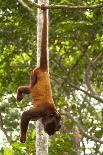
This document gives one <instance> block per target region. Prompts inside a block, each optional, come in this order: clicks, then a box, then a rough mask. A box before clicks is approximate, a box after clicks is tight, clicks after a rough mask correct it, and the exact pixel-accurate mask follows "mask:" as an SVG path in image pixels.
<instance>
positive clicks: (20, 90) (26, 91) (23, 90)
mask: <svg viewBox="0 0 103 155" xmlns="http://www.w3.org/2000/svg"><path fill="white" fill-rule="evenodd" d="M23 94H30V87H29V86H21V87H19V88H18V90H17V101H21V100H22V99H23Z"/></svg>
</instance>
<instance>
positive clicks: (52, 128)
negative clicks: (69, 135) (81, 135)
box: [42, 111, 61, 136]
mask: <svg viewBox="0 0 103 155" xmlns="http://www.w3.org/2000/svg"><path fill="white" fill-rule="evenodd" d="M60 119H61V116H60V113H59V112H57V111H55V112H52V113H49V114H47V115H45V117H43V118H42V123H43V125H44V131H45V132H46V133H47V134H48V135H50V136H51V135H53V134H54V133H55V132H56V131H58V130H59V129H60V128H61V125H60Z"/></svg>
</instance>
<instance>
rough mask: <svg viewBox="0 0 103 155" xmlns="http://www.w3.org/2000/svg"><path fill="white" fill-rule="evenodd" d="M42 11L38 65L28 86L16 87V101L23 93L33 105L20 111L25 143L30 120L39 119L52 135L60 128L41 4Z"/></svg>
mask: <svg viewBox="0 0 103 155" xmlns="http://www.w3.org/2000/svg"><path fill="white" fill-rule="evenodd" d="M41 9H42V11H43V25H42V36H41V46H40V51H41V54H40V66H39V67H36V68H34V69H33V71H32V73H31V77H30V83H29V85H28V86H20V87H19V88H18V89H17V101H18V102H20V101H21V100H22V99H23V95H24V94H29V95H30V96H31V98H32V104H33V106H32V107H31V108H30V109H29V110H26V111H24V112H23V113H22V116H21V123H20V129H21V131H20V142H21V143H25V141H26V133H27V129H28V125H29V121H30V120H35V121H37V120H38V119H41V122H42V124H43V127H44V131H45V132H46V133H47V134H48V135H50V136H51V135H53V134H54V133H55V132H56V131H58V130H59V129H60V128H61V125H60V120H61V115H60V113H59V112H58V111H57V110H56V106H55V103H54V100H53V97H52V89H51V83H50V77H49V73H48V64H47V11H46V8H45V5H44V4H42V5H41Z"/></svg>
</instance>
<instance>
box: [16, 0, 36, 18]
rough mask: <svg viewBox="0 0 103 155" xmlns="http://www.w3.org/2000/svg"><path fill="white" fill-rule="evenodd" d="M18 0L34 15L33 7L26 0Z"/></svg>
mask: <svg viewBox="0 0 103 155" xmlns="http://www.w3.org/2000/svg"><path fill="white" fill-rule="evenodd" d="M18 2H19V3H20V4H21V5H22V6H23V7H24V8H26V9H27V10H28V11H29V12H31V14H32V15H34V13H33V9H31V8H30V7H29V6H28V5H27V4H26V3H25V2H24V1H22V0H18Z"/></svg>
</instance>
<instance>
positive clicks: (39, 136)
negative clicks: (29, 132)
mask: <svg viewBox="0 0 103 155" xmlns="http://www.w3.org/2000/svg"><path fill="white" fill-rule="evenodd" d="M38 3H39V4H41V3H48V0H38ZM42 22H43V21H42V11H41V10H40V9H38V17H37V66H39V65H40V45H41V44H40V42H41V31H42ZM47 40H48V39H47ZM47 55H48V54H47ZM48 57H49V56H48ZM47 154H48V135H47V134H46V133H45V132H44V129H43V125H42V124H41V122H40V121H37V122H36V155H47Z"/></svg>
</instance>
